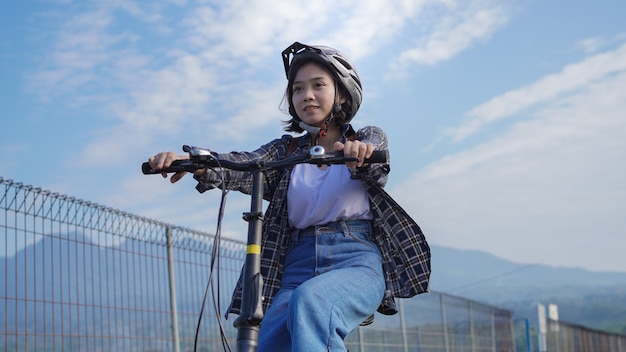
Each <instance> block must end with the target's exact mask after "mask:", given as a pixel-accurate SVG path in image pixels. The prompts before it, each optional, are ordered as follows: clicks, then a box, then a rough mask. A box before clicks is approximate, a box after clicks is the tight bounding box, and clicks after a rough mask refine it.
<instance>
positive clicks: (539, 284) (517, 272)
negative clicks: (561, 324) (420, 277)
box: [431, 246, 626, 334]
mask: <svg viewBox="0 0 626 352" xmlns="http://www.w3.org/2000/svg"><path fill="white" fill-rule="evenodd" d="M431 251H432V258H433V259H432V270H433V272H432V276H431V289H432V290H434V291H438V292H444V293H450V294H453V295H456V296H460V297H466V298H470V299H474V300H476V301H480V302H484V303H489V304H493V305H496V306H499V307H502V308H507V309H510V310H513V311H514V312H515V315H516V316H518V317H524V318H529V319H531V321H534V320H536V318H537V304H539V303H541V304H544V305H547V304H550V303H554V304H557V306H558V307H559V318H560V319H561V320H564V321H568V322H571V323H576V324H580V325H584V326H587V327H591V328H595V329H602V330H607V331H612V332H616V333H621V334H626V272H596V271H589V270H585V269H580V268H568V267H552V266H546V265H538V264H519V263H514V262H511V261H508V260H505V259H501V258H498V257H496V256H494V255H491V254H489V253H486V252H481V251H475V250H459V249H452V248H447V247H440V246H431Z"/></svg>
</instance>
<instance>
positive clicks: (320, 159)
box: [141, 146, 388, 175]
mask: <svg viewBox="0 0 626 352" xmlns="http://www.w3.org/2000/svg"><path fill="white" fill-rule="evenodd" d="M183 150H184V151H186V152H188V153H189V156H190V158H189V159H188V160H175V161H173V162H172V164H171V165H170V167H167V168H163V169H153V168H152V167H151V166H150V164H149V163H148V162H144V163H143V164H141V171H142V172H143V174H144V175H154V174H160V173H164V172H165V173H176V172H183V171H187V172H194V171H196V170H200V169H205V168H208V167H222V168H226V169H230V170H235V171H254V170H267V169H276V168H283V167H289V166H293V165H296V164H315V165H330V164H345V163H349V162H355V161H358V159H357V158H354V157H345V156H343V153H342V152H333V153H325V152H324V148H322V147H320V146H315V147H313V148H311V151H310V152H309V153H307V154H294V155H292V156H289V157H286V158H284V159H279V160H271V161H265V160H252V161H248V162H234V161H230V160H226V159H218V158H216V156H215V155H214V154H213V153H211V152H210V151H208V150H206V149H202V148H197V147H189V146H183ZM387 159H388V154H387V151H386V150H375V151H374V152H373V153H372V155H371V156H370V157H369V158H367V159H365V161H364V163H366V164H376V163H386V162H387Z"/></svg>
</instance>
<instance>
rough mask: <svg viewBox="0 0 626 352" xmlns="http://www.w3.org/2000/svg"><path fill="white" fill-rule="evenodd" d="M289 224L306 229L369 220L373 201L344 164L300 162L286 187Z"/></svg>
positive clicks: (292, 172)
mask: <svg viewBox="0 0 626 352" xmlns="http://www.w3.org/2000/svg"><path fill="white" fill-rule="evenodd" d="M287 210H288V212H289V224H290V225H291V226H292V227H295V228H299V229H304V228H307V227H309V226H312V225H323V224H326V223H329V222H333V221H340V220H366V219H367V220H369V219H372V218H373V216H372V214H371V212H370V202H369V198H368V196H367V191H366V190H365V187H364V186H363V183H362V182H361V181H360V180H353V179H351V178H350V170H349V169H348V168H347V167H346V166H345V165H330V166H328V167H327V168H326V169H320V168H319V167H317V165H312V164H298V165H296V166H295V167H294V168H293V170H292V171H291V181H290V183H289V189H288V190H287Z"/></svg>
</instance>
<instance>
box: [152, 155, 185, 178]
mask: <svg viewBox="0 0 626 352" xmlns="http://www.w3.org/2000/svg"><path fill="white" fill-rule="evenodd" d="M187 159H189V156H188V155H177V154H176V153H174V152H161V153H158V154H155V155H153V156H151V157H150V158H148V163H149V164H150V167H152V168H153V169H155V170H158V169H165V168H168V167H170V166H171V165H172V162H173V161H175V160H187ZM186 174H187V172H186V171H184V172H177V173H175V174H174V175H172V177H171V178H170V182H171V183H175V182H177V181H178V180H180V179H181V178H183V177H184V176H185V175H186ZM161 176H163V178H167V173H165V172H162V173H161Z"/></svg>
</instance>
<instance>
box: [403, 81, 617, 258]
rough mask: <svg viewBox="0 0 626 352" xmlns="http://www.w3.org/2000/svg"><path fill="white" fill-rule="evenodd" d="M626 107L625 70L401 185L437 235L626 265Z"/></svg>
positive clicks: (527, 253) (450, 241)
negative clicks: (625, 161) (625, 113)
mask: <svg viewBox="0 0 626 352" xmlns="http://www.w3.org/2000/svg"><path fill="white" fill-rule="evenodd" d="M624 111H626V73H620V74H617V75H608V76H605V77H603V78H602V79H598V80H596V81H594V82H593V83H591V84H589V85H588V86H587V87H585V88H584V89H583V88H581V89H579V91H577V92H576V93H575V94H572V95H570V96H567V97H564V98H558V97H553V99H551V100H547V101H544V105H541V106H539V107H538V108H537V110H536V112H534V113H532V114H531V113H528V114H527V115H526V118H525V119H524V121H522V122H519V123H516V124H515V125H513V126H512V127H511V128H510V129H509V130H508V131H507V132H506V133H504V134H502V135H501V136H499V137H497V138H495V139H493V140H491V141H487V142H484V143H481V144H480V145H478V146H476V147H474V148H472V149H469V150H466V151H464V152H461V153H458V154H456V155H450V156H448V157H446V158H443V159H441V160H440V161H438V162H435V163H433V164H431V165H429V166H428V167H426V168H424V169H423V170H421V171H419V172H418V173H417V174H415V175H413V176H412V177H411V178H410V179H408V180H407V181H406V182H405V183H404V184H401V185H399V186H397V187H395V188H394V190H393V191H392V193H393V194H394V195H395V196H396V197H397V199H398V200H399V202H400V203H401V204H404V205H405V206H406V208H407V209H408V210H409V211H410V213H412V214H413V215H414V216H415V218H416V219H418V220H419V221H421V222H422V226H423V228H424V230H425V232H426V233H427V235H428V236H429V238H430V240H431V241H432V242H433V243H437V244H440V245H446V246H452V247H459V248H472V249H480V250H486V251H489V252H492V253H496V254H497V255H500V256H502V257H506V258H508V259H511V260H515V261H519V262H542V263H549V264H553V265H568V266H583V267H587V268H593V269H598V270H601V269H602V270H623V269H624V268H625V267H626V260H624V259H619V258H623V256H622V255H621V254H620V253H619V252H620V251H621V248H624V247H625V246H626V243H625V242H626V237H624V230H625V229H626V220H625V218H624V217H623V216H622V215H621V214H624V213H625V212H626V206H625V204H626V164H625V163H624V162H623V160H626V138H624V136H626V119H624V114H623V112H624ZM407 190H411V191H410V192H408V191H407ZM618 238H619V240H618Z"/></svg>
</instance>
